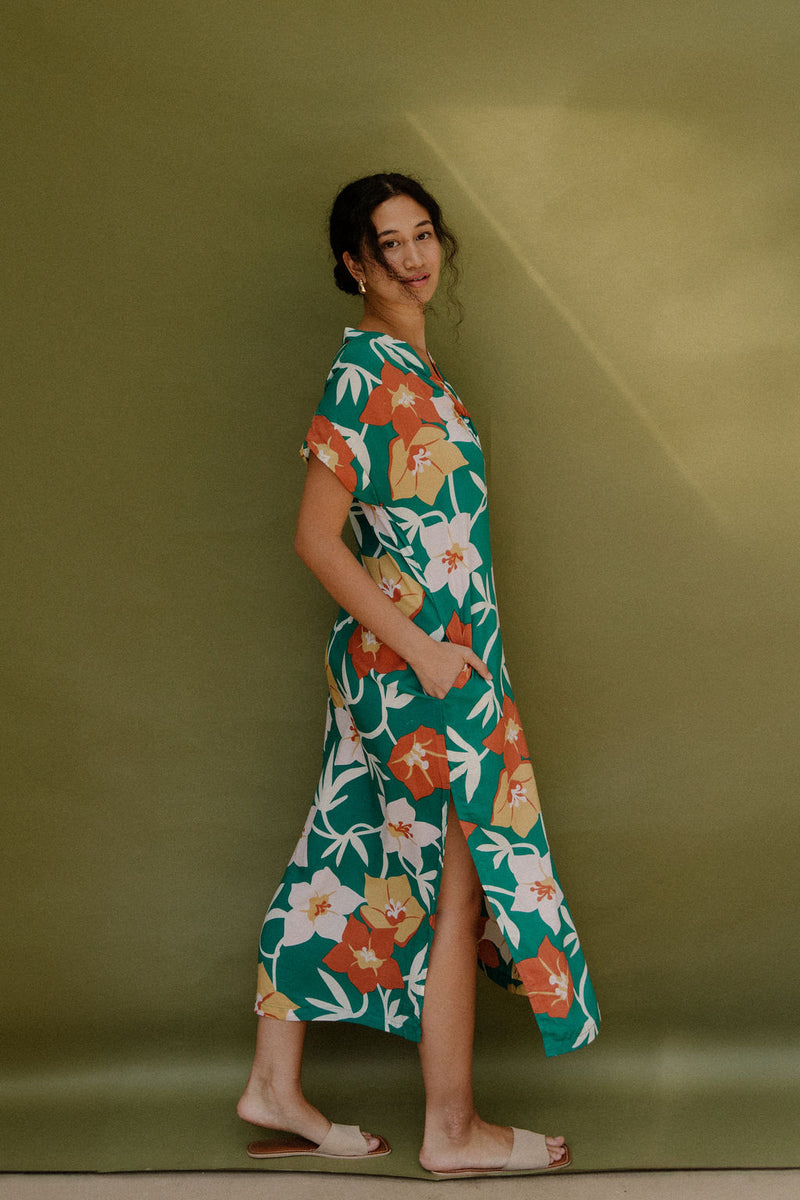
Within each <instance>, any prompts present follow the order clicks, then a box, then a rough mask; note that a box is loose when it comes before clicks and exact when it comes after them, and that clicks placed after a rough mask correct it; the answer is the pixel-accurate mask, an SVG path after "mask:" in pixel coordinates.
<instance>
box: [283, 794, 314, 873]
mask: <svg viewBox="0 0 800 1200" xmlns="http://www.w3.org/2000/svg"><path fill="white" fill-rule="evenodd" d="M316 812H317V806H316V804H312V805H311V808H310V810H309V813H308V816H307V817H306V823H305V825H304V826H303V832H302V833H301V834H300V840H299V841H298V843H297V845H296V846H295V848H294V854H293V855H292V857H291V858H290V860H289V861H290V862H293V863H297V865H298V867H307V866H308V835H309V833H310V832H311V826H312V825H313V824H314V817H315V815H316Z"/></svg>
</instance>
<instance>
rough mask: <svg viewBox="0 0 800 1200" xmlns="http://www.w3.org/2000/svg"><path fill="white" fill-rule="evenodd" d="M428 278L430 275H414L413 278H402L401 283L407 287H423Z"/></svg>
mask: <svg viewBox="0 0 800 1200" xmlns="http://www.w3.org/2000/svg"><path fill="white" fill-rule="evenodd" d="M429 279H430V275H415V276H414V277H413V279H404V280H403V283H405V284H406V285H407V286H408V287H423V286H424V284H426V283H427V282H428V280H429Z"/></svg>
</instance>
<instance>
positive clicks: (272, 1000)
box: [256, 963, 297, 1021]
mask: <svg viewBox="0 0 800 1200" xmlns="http://www.w3.org/2000/svg"><path fill="white" fill-rule="evenodd" d="M256 990H257V993H258V994H257V996H256V1012H257V1013H258V1014H259V1016H262V1017H277V1018H278V1020H279V1021H285V1020H286V1019H287V1018H288V1016H289V1014H290V1013H292V1012H294V1010H295V1009H296V1008H297V1005H296V1004H292V1002H291V1000H290V999H289V997H288V996H284V995H283V993H282V992H276V991H275V988H274V987H273V986H272V980H271V979H270V977H269V975H268V974H267V972H266V970H265V969H264V964H263V963H259V964H258V983H257V984H256Z"/></svg>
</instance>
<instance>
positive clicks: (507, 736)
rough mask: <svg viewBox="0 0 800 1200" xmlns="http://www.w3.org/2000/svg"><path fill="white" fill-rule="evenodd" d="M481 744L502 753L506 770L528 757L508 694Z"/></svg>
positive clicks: (513, 768)
mask: <svg viewBox="0 0 800 1200" xmlns="http://www.w3.org/2000/svg"><path fill="white" fill-rule="evenodd" d="M451 641H452V638H451ZM483 744H484V746H488V748H489V749H490V750H493V751H494V752H495V754H502V756H503V764H504V766H505V767H506V770H508V771H514V770H516V768H517V767H518V766H519V764H520V762H521V761H522V759H523V758H527V757H528V745H527V742H526V741H525V734H524V733H523V732H522V725H521V724H520V719H519V713H518V712H517V706H516V704H515V703H514V701H513V700H509V698H508V696H504V697H503V712H502V715H501V717H500V720H499V721H498V722H497V724H496V725H495V727H494V729H493V730H492V732H491V733H490V734H489V736H488V737H486V738H484V739H483Z"/></svg>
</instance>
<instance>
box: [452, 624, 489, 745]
mask: <svg viewBox="0 0 800 1200" xmlns="http://www.w3.org/2000/svg"><path fill="white" fill-rule="evenodd" d="M444 632H445V637H446V638H447V640H448V642H452V643H453V645H454V646H469V648H470V649H472V626H471V625H465V624H464V622H463V621H459V619H458V614H457V613H453V615H452V617H451V618H450V620H449V621H448V622H447V628H446V629H445V631H444ZM471 674H472V667H467V669H466V671H464V672H463V674H461V675H459V676H458V678H457V679H456V681H455V683H454V684H453V687H457V688H463V686H464V684H465V683H466V682H467V680H468V679H469V677H470V675H471ZM484 745H486V743H485V742H484Z"/></svg>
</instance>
